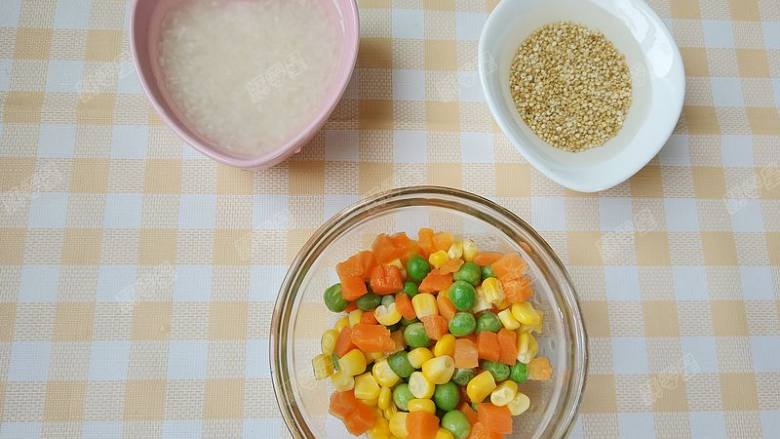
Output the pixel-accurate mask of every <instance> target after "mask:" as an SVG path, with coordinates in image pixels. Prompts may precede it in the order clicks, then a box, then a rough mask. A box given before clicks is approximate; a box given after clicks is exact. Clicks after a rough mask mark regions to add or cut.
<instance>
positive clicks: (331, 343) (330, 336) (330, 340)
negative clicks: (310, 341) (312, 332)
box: [320, 329, 339, 355]
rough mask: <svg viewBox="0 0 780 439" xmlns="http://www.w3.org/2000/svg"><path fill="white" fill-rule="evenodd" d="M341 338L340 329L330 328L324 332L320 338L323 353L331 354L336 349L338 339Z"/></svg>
mask: <svg viewBox="0 0 780 439" xmlns="http://www.w3.org/2000/svg"><path fill="white" fill-rule="evenodd" d="M338 338H339V331H336V330H335V329H328V330H327V331H325V332H323V333H322V339H321V340H320V346H321V347H322V353H323V354H325V355H330V354H332V353H333V351H334V350H335V349H336V340H338Z"/></svg>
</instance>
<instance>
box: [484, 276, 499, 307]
mask: <svg viewBox="0 0 780 439" xmlns="http://www.w3.org/2000/svg"><path fill="white" fill-rule="evenodd" d="M477 292H478V293H479V294H482V295H483V296H484V297H485V300H487V301H488V302H490V303H492V304H494V305H497V304H499V303H501V302H503V301H504V298H505V296H504V287H503V285H501V281H500V280H498V279H496V278H495V277H489V278H487V279H485V280H483V281H482V285H480V286H479V288H477Z"/></svg>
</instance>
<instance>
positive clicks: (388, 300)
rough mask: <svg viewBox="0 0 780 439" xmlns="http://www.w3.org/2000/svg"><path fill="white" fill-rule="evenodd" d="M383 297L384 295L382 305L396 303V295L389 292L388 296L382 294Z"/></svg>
mask: <svg viewBox="0 0 780 439" xmlns="http://www.w3.org/2000/svg"><path fill="white" fill-rule="evenodd" d="M381 297H382V305H384V306H390V304H391V303H395V296H393V295H392V294H388V295H386V296H381Z"/></svg>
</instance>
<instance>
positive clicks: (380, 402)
mask: <svg viewBox="0 0 780 439" xmlns="http://www.w3.org/2000/svg"><path fill="white" fill-rule="evenodd" d="M392 403H393V391H392V390H390V388H389V387H386V386H382V388H381V389H379V398H377V400H376V405H377V407H379V408H380V409H382V410H385V409H387V408H388V407H390V404H392Z"/></svg>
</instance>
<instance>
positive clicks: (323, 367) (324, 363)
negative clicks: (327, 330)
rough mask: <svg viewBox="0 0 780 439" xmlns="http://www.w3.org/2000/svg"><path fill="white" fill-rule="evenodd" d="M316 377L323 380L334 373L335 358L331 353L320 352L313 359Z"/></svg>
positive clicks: (312, 364)
mask: <svg viewBox="0 0 780 439" xmlns="http://www.w3.org/2000/svg"><path fill="white" fill-rule="evenodd" d="M311 366H312V367H313V368H314V378H316V379H318V380H321V379H325V378H327V377H329V376H331V375H333V359H332V358H331V356H330V355H326V354H319V355H317V356H316V357H314V358H312V359H311Z"/></svg>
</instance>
